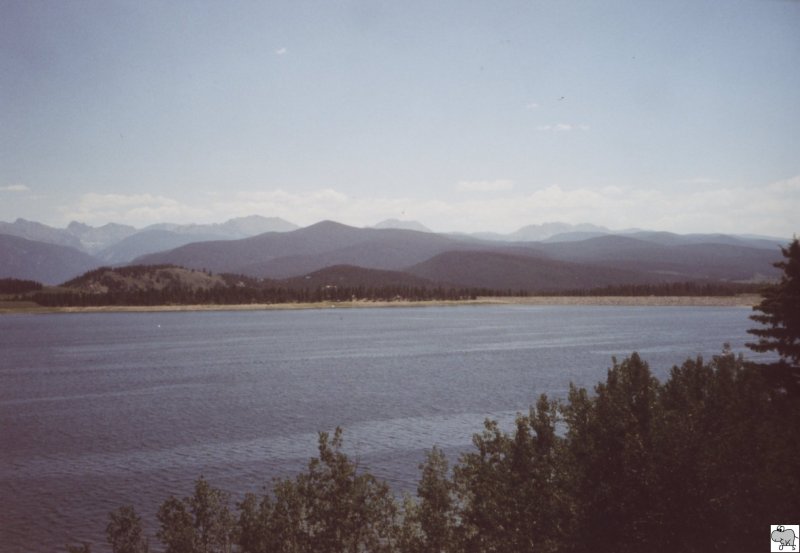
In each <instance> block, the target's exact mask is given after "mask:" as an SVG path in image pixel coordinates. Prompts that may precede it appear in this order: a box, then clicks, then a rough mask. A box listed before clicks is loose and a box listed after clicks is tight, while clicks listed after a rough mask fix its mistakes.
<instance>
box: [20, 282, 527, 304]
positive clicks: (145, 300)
mask: <svg viewBox="0 0 800 553" xmlns="http://www.w3.org/2000/svg"><path fill="white" fill-rule="evenodd" d="M511 295H519V292H517V291H511V290H489V289H484V288H448V287H444V286H438V287H431V288H428V287H410V286H380V287H371V286H356V287H349V286H346V287H341V286H336V287H334V286H331V287H318V288H314V289H309V288H287V287H262V288H251V287H247V286H216V287H212V288H199V289H192V288H191V287H188V286H183V285H169V286H166V287H164V288H162V289H146V290H117V291H108V292H105V293H91V292H75V291H48V292H40V293H36V294H33V295H31V296H30V299H32V300H33V301H35V302H36V303H38V304H40V305H44V306H48V307H61V306H79V307H82V306H105V305H133V306H139V305H142V306H148V305H172V304H177V305H193V304H219V305H235V304H248V303H259V304H261V303H263V304H275V303H316V302H323V301H335V302H344V301H353V300H367V301H399V300H404V301H425V300H465V299H476V298H477V297H479V296H511Z"/></svg>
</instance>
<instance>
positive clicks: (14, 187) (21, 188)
mask: <svg viewBox="0 0 800 553" xmlns="http://www.w3.org/2000/svg"><path fill="white" fill-rule="evenodd" d="M29 191H30V188H28V187H27V186H25V185H24V184H9V185H8V186H0V192H29Z"/></svg>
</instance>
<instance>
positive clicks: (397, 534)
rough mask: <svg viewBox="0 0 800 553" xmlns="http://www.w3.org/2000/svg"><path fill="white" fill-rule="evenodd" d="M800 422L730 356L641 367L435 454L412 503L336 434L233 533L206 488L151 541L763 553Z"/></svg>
mask: <svg viewBox="0 0 800 553" xmlns="http://www.w3.org/2000/svg"><path fill="white" fill-rule="evenodd" d="M798 411H800V410H799V409H798V406H797V402H796V401H794V400H793V399H792V398H791V397H790V396H788V395H786V394H785V393H782V392H781V391H780V390H776V388H775V387H774V386H773V385H771V384H770V383H769V382H768V381H767V380H766V379H765V377H764V374H763V372H762V371H761V370H760V369H758V368H755V367H753V366H751V365H749V364H747V363H746V362H745V360H744V359H743V357H742V356H736V355H734V354H733V353H732V352H731V351H730V349H729V348H725V349H724V350H723V352H722V353H721V354H720V355H717V356H715V357H713V358H712V359H711V360H710V361H706V360H704V359H702V358H697V359H689V360H687V361H686V362H684V363H683V364H682V365H681V366H676V367H674V368H673V369H672V371H671V372H670V374H669V377H668V378H667V379H666V380H665V381H664V382H663V383H662V382H660V381H659V380H657V379H656V378H654V376H653V374H652V373H651V371H650V368H649V366H648V364H647V363H646V362H645V361H644V360H643V359H641V358H640V357H639V356H638V355H637V354H633V355H631V356H630V357H628V358H626V359H624V360H622V361H621V362H619V363H617V362H616V361H615V362H614V364H613V366H612V367H611V368H610V369H609V371H608V375H607V377H606V379H605V380H604V381H603V382H600V383H598V384H597V386H596V387H595V388H594V390H592V391H588V390H586V389H581V388H576V387H574V386H573V387H571V389H570V391H569V395H568V397H567V398H566V400H564V401H553V400H551V399H548V398H547V397H545V396H542V397H540V398H539V400H538V401H537V403H536V405H535V406H534V407H532V408H531V410H530V412H529V413H528V414H525V415H522V414H521V415H519V416H518V417H517V420H516V424H515V426H514V428H513V429H512V430H510V431H504V430H503V429H502V428H500V426H499V425H498V424H497V423H496V422H493V421H487V422H486V424H485V427H484V430H483V431H482V432H481V433H479V434H476V435H475V436H474V449H473V450H471V451H469V452H467V453H466V454H463V455H462V456H461V457H460V459H458V461H457V462H456V463H455V464H454V466H453V467H452V469H451V468H450V466H449V464H448V461H447V459H446V458H445V455H444V453H443V452H442V451H441V450H439V449H437V448H434V449H432V450H431V451H430V452H429V454H428V456H427V458H426V460H425V462H424V463H423V464H422V465H421V466H420V469H421V478H420V481H419V485H418V487H417V494H416V497H411V496H406V497H405V498H403V499H402V500H399V499H397V498H396V497H395V495H393V494H392V492H391V490H390V488H389V486H388V485H387V484H386V483H385V482H382V481H380V480H378V479H376V478H375V477H374V476H372V475H371V474H370V473H369V472H367V471H364V470H363V469H361V468H360V467H359V465H358V463H356V462H354V461H352V460H351V459H349V458H348V457H347V455H346V454H345V453H344V452H343V450H342V447H343V439H342V431H341V430H340V429H337V430H336V432H335V433H334V434H333V436H330V435H329V434H327V433H321V434H320V436H319V444H318V450H319V455H318V457H316V458H314V459H312V460H311V461H310V462H309V464H308V467H307V469H306V470H305V471H304V472H302V473H300V474H299V475H297V476H296V477H295V478H293V479H285V480H278V481H275V482H274V483H273V486H272V488H271V490H269V491H268V492H266V493H264V494H261V495H256V494H247V495H246V496H244V499H243V500H242V501H241V502H240V503H239V504H238V519H237V518H235V517H234V516H233V514H232V513H231V512H230V510H229V509H228V496H227V494H226V493H224V492H222V491H220V490H216V489H214V488H212V487H211V486H210V485H209V484H208V483H207V482H206V481H205V480H204V479H202V478H201V479H200V480H198V481H197V483H196V486H195V492H194V495H193V496H192V497H189V498H186V499H183V500H179V499H176V498H174V497H171V498H169V499H168V500H167V501H165V502H164V504H162V506H161V509H160V510H159V512H158V521H159V524H160V528H159V530H158V532H157V536H158V538H159V539H160V540H161V542H162V544H163V545H164V546H165V547H166V551H167V552H168V553H188V552H203V553H210V552H228V551H241V552H242V553H267V552H270V553H271V552H276V553H306V552H307V553H311V552H315V553H361V552H377V553H390V552H398V553H423V552H424V553H483V552H487V553H488V552H504V553H505V552H508V553H516V552H519V553H522V552H538V551H543V552H551V551H564V552H583V551H586V552H589V551H591V552H596V551H609V552H611V551H613V552H627V551H630V552H633V551H655V552H665V553H666V552H673V551H682V552H694V551H697V552H700V551H708V550H724V551H743V552H744V551H758V550H759V549H760V548H762V547H764V543H765V535H766V534H765V531H764V529H765V528H767V527H768V526H769V524H774V523H775V522H777V521H781V520H791V519H792V518H793V517H796V516H797V513H800V462H799V461H798V459H800V456H798V454H797V444H798V443H800V416H798ZM138 524H139V521H138V517H137V516H136V515H135V513H133V511H132V509H131V510H130V511H128V510H125V509H124V508H123V509H120V510H119V511H117V512H116V514H115V513H112V522H111V523H110V524H109V529H110V530H109V533H108V535H109V541H110V542H111V543H112V544H114V543H123V544H127V543H133V544H141V540H140V537H137V536H140V535H141V534H140V533H138V531H137V530H136V528H137V527H138ZM114 540H120V541H114ZM115 547H118V546H115ZM118 550H119V551H128V549H115V551H118ZM74 551H82V552H83V551H84V550H82V549H78V548H76V549H74ZM131 551H136V550H135V549H132V550H131Z"/></svg>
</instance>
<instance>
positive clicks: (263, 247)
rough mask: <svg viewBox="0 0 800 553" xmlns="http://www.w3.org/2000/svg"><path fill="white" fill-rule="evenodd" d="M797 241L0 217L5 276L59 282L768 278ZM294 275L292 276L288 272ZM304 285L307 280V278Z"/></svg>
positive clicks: (391, 223)
mask: <svg viewBox="0 0 800 553" xmlns="http://www.w3.org/2000/svg"><path fill="white" fill-rule="evenodd" d="M786 242H788V240H786V241H782V240H780V239H765V238H753V237H746V236H733V235H713V234H703V235H701V234H694V235H678V234H672V233H666V232H651V231H638V230H632V231H623V232H614V231H611V230H609V229H606V228H603V227H598V226H595V225H588V224H587V225H570V224H566V223H545V224H542V225H529V226H526V227H524V228H522V229H520V230H519V231H517V232H515V233H512V234H508V235H499V234H489V233H481V234H475V235H456V234H440V233H434V232H432V231H431V230H430V229H427V228H426V227H424V226H422V225H421V224H419V223H416V222H413V221H399V220H388V221H383V222H381V223H378V224H377V225H375V226H374V227H371V228H356V227H350V226H347V225H343V224H340V223H335V222H332V221H323V222H320V223H317V224H314V225H311V226H308V227H304V228H298V227H297V226H296V225H293V224H292V223H289V222H288V221H284V220H282V219H279V218H266V217H261V216H251V217H243V218H238V219H232V220H230V221H227V222H225V223H220V224H211V225H171V224H159V225H152V226H149V227H146V228H143V229H136V228H134V227H130V226H127V225H119V224H114V223H109V224H107V225H104V226H101V227H90V226H88V225H84V224H81V223H77V222H73V223H71V224H70V225H68V226H67V227H66V228H64V229H56V228H53V227H49V226H46V225H43V224H41V223H36V222H33V221H25V220H23V219H18V220H17V221H15V222H14V223H2V222H0V278H7V277H12V278H21V279H29V280H37V281H40V282H43V283H45V284H58V283H61V282H64V281H66V280H69V279H71V278H73V277H76V276H78V275H80V274H82V273H84V272H86V271H88V270H91V269H95V268H97V267H99V266H104V265H126V264H128V265H132V264H135V265H145V264H146V265H164V264H169V265H179V266H183V267H187V268H190V269H203V270H207V271H212V272H215V273H234V274H242V275H246V276H250V277H256V278H265V279H280V280H285V281H286V282H292V281H291V279H293V278H294V279H300V280H298V281H297V282H298V283H305V284H307V285H316V284H317V281H318V280H320V281H324V280H325V279H339V280H340V281H347V282H348V285H352V283H358V282H364V283H366V282H369V283H375V282H381V281H383V280H387V279H388V280H390V281H392V282H399V281H407V282H416V283H420V282H429V283H437V284H447V285H455V286H466V287H483V288H493V289H498V290H527V291H532V292H535V291H548V292H552V291H558V290H574V289H588V288H593V287H602V286H609V285H617V284H655V283H661V282H682V281H690V280H691V281H703V280H722V281H739V282H741V281H757V280H763V279H769V278H774V277H776V276H777V274H778V272H777V270H776V269H775V268H774V267H772V263H773V262H775V261H777V260H779V259H780V257H781V255H780V250H779V246H780V245H784V244H785V243H786ZM286 279H289V280H286ZM298 285H299V284H298Z"/></svg>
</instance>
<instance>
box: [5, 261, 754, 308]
mask: <svg viewBox="0 0 800 553" xmlns="http://www.w3.org/2000/svg"><path fill="white" fill-rule="evenodd" d="M762 288H763V286H762V285H758V284H743V283H730V282H722V281H708V280H703V281H691V282H665V283H660V284H639V285H637V284H630V285H617V286H609V287H602V288H586V289H575V290H568V291H565V292H559V293H554V292H547V293H545V292H531V291H528V290H521V289H493V288H480V287H478V288H475V287H463V286H455V285H452V284H447V283H438V282H434V281H431V280H427V279H424V278H420V277H416V276H414V275H410V274H407V273H404V272H400V271H384V270H376V269H365V268H362V267H354V266H346V265H338V266H333V267H328V268H326V269H323V270H320V271H315V272H313V273H309V274H308V275H304V276H301V277H293V278H287V279H282V280H272V279H263V278H254V277H249V276H245V275H234V274H213V273H211V272H209V271H205V270H200V269H187V268H184V267H178V266H175V265H136V266H129V267H117V268H110V267H101V268H99V269H95V270H92V271H89V272H87V273H85V274H84V275H82V276H80V277H77V278H74V279H72V280H70V281H67V282H65V283H64V284H62V285H61V286H58V287H47V288H44V289H42V288H41V285H39V288H33V289H27V288H26V289H24V290H22V289H20V290H19V291H18V292H15V293H17V294H20V295H22V294H26V297H25V298H22V297H20V298H17V299H26V298H27V299H32V300H33V301H35V302H36V303H38V304H40V305H44V306H56V307H57V306H115V305H118V306H122V305H130V306H156V305H194V304H218V305H232V304H252V303H258V304H275V303H309V302H310V303H314V302H322V301H337V302H343V301H353V300H367V301H392V300H404V301H424V300H463V299H474V298H476V297H478V296H530V295H570V296H734V295H737V294H747V293H751V294H752V293H757V292H759V291H760V290H761V289H762ZM31 291H33V292H35V293H31Z"/></svg>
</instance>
